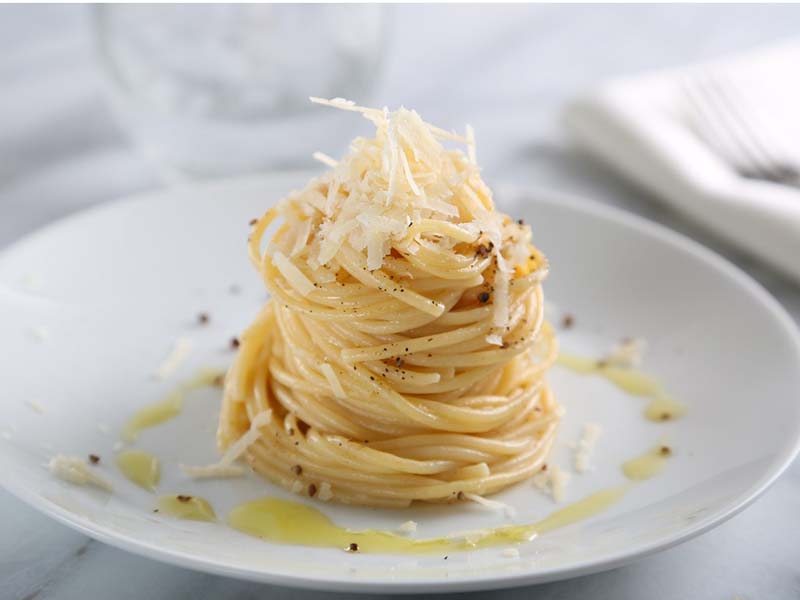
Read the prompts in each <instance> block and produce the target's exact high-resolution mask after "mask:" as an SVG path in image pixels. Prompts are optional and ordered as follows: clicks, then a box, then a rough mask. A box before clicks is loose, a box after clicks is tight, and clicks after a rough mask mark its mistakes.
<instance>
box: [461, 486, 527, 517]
mask: <svg viewBox="0 0 800 600" xmlns="http://www.w3.org/2000/svg"><path fill="white" fill-rule="evenodd" d="M464 497H465V498H466V499H467V500H471V501H472V502H475V503H476V504H478V505H479V506H482V507H484V508H488V509H489V510H497V511H502V512H503V514H504V515H505V516H506V517H508V518H509V519H513V518H514V517H515V516H516V514H517V509H516V508H514V507H513V506H511V505H510V504H506V503H505V502H499V501H498V500H489V499H488V498H484V497H483V496H479V495H478V494H472V493H469V492H466V493H465V494H464Z"/></svg>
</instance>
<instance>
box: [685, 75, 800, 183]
mask: <svg viewBox="0 0 800 600" xmlns="http://www.w3.org/2000/svg"><path fill="white" fill-rule="evenodd" d="M683 92H684V96H685V97H686V99H687V101H688V103H689V106H690V109H691V110H690V112H689V119H690V122H691V125H692V126H693V128H694V129H695V131H696V133H697V134H698V135H699V136H700V137H701V138H702V139H703V140H704V141H705V142H706V143H707V144H708V145H709V146H711V148H712V149H713V150H714V151H715V152H716V153H717V154H718V155H719V156H720V157H721V158H722V159H723V160H725V162H727V163H728V165H730V166H731V167H732V168H733V169H735V170H736V171H737V172H738V173H739V174H741V175H742V176H744V177H750V178H753V179H761V180H766V181H772V182H775V183H781V184H785V185H792V186H800V159H797V158H795V157H792V156H788V155H787V153H786V152H783V151H782V149H781V144H780V143H779V141H778V140H777V138H776V136H775V134H774V133H773V132H772V125H771V123H769V122H767V121H766V120H765V119H763V118H761V115H760V114H759V113H758V111H756V110H755V108H754V107H753V105H752V103H751V102H750V101H749V99H748V98H747V96H746V94H745V93H744V92H743V90H742V88H741V87H740V84H739V83H738V82H736V81H735V79H734V78H732V77H730V76H728V75H726V74H724V73H721V72H711V71H710V70H706V71H703V72H702V73H701V74H698V75H694V76H692V77H690V78H687V79H685V80H684V81H683Z"/></svg>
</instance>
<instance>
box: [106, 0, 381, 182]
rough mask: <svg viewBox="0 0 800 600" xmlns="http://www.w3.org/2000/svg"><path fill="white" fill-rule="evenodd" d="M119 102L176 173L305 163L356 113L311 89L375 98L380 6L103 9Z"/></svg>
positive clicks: (111, 91) (140, 143) (139, 135)
mask: <svg viewBox="0 0 800 600" xmlns="http://www.w3.org/2000/svg"><path fill="white" fill-rule="evenodd" d="M93 10H94V13H93V20H94V31H95V34H96V42H97V47H98V55H99V58H100V63H101V66H102V69H103V71H104V74H105V77H104V80H105V81H104V83H105V87H106V90H107V92H108V96H109V99H110V102H111V107H112V109H113V112H114V114H115V116H116V117H117V119H118V121H119V122H120V124H121V125H122V127H123V129H124V130H125V131H126V132H127V133H128V135H129V136H130V137H131V138H132V139H133V141H134V142H135V144H136V146H137V147H138V148H139V149H140V150H141V152H142V153H143V154H144V155H145V156H147V157H148V158H150V159H152V160H153V161H154V162H155V163H156V164H157V165H158V166H159V167H160V168H161V171H162V173H163V174H165V176H167V177H171V178H177V179H182V178H189V179H194V178H208V177H219V176H229V175H237V174H242V173H248V172H253V171H259V170H263V169H268V168H280V167H286V166H297V165H298V164H300V163H302V162H303V161H305V160H307V159H308V157H310V155H311V153H313V152H314V151H315V150H317V149H322V148H325V147H327V148H330V145H331V140H341V139H349V138H348V135H349V131H350V130H351V129H352V127H353V119H347V118H342V115H341V114H335V113H336V112H337V111H331V110H330V109H324V108H321V107H318V106H315V105H312V104H311V103H310V102H309V100H308V97H309V96H321V97H344V98H348V99H353V100H356V101H358V102H366V101H368V97H367V95H368V92H369V91H370V88H371V84H372V82H373V80H374V79H375V77H376V74H377V72H378V68H379V65H380V62H381V55H382V50H383V37H384V36H383V27H382V23H383V12H382V8H381V7H380V6H376V5H361V4H348V5H334V4H325V5H313V4H293V5H280V4H270V5H263V4H248V5H236V4H229V5H210V4H205V5H163V4H162V5H133V4H113V5H98V6H96V7H95V8H94V9H93Z"/></svg>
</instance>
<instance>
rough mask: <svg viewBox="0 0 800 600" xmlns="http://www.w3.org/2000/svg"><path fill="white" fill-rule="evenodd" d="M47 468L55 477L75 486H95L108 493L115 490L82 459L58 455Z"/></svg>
mask: <svg viewBox="0 0 800 600" xmlns="http://www.w3.org/2000/svg"><path fill="white" fill-rule="evenodd" d="M47 467H48V468H49V469H50V472H51V473H52V474H53V475H55V476H56V477H58V478H59V479H62V480H63V481H68V482H69V483H74V484H75V485H93V486H94V487H97V488H100V489H101V490H105V491H106V492H110V491H112V490H113V488H112V487H111V484H110V483H109V482H108V481H107V480H105V479H103V478H102V477H100V476H99V475H97V474H96V473H93V472H92V471H91V470H90V468H89V465H87V464H86V461H85V460H83V459H82V458H77V457H74V456H64V455H63V454H58V455H56V456H54V457H53V458H51V459H50V462H49V463H48V464H47Z"/></svg>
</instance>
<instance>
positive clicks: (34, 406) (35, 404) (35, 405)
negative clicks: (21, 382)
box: [25, 400, 45, 415]
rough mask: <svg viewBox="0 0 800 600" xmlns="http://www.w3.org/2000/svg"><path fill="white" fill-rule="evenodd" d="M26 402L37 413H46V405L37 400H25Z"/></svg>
mask: <svg viewBox="0 0 800 600" xmlns="http://www.w3.org/2000/svg"><path fill="white" fill-rule="evenodd" d="M25 404H26V405H27V406H28V408H30V409H31V410H32V411H33V412H35V413H37V414H40V415H43V414H44V413H45V410H44V406H42V405H41V404H39V403H38V402H36V400H25Z"/></svg>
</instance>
